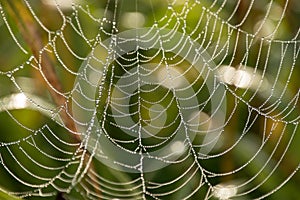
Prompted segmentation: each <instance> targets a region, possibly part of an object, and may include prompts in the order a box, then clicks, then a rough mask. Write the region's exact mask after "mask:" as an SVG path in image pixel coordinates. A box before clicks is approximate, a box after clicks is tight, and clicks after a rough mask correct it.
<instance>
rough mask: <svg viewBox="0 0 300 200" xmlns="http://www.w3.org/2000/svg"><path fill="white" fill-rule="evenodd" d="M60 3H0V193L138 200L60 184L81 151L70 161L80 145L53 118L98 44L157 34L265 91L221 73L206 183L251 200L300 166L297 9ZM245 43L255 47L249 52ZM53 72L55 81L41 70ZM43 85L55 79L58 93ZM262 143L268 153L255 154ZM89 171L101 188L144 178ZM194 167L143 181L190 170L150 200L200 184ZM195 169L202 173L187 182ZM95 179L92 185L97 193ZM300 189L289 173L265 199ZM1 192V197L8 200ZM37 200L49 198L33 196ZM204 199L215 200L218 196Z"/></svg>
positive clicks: (281, 5)
mask: <svg viewBox="0 0 300 200" xmlns="http://www.w3.org/2000/svg"><path fill="white" fill-rule="evenodd" d="M238 2H240V3H238ZM57 4H59V9H58V7H57V5H56V4H55V2H54V1H51V0H27V1H21V0H16V1H9V0H0V5H1V17H0V102H1V104H0V109H1V112H0V156H1V160H0V161H1V165H0V186H1V187H0V188H2V189H1V190H3V191H4V190H5V191H6V192H9V193H10V194H15V195H16V196H24V198H26V199H42V198H43V199H63V198H65V199H87V198H88V197H90V198H94V199H97V194H98V195H100V196H101V195H104V199H105V198H107V199H113V198H117V197H118V196H115V195H114V194H116V193H117V194H118V193H119V195H120V196H119V197H118V198H120V199H122V198H123V197H124V198H125V199H126V195H127V194H133V193H135V192H136V193H137V195H136V197H135V198H138V197H139V195H140V192H141V191H142V188H141V187H139V186H140V185H139V183H133V184H132V185H129V186H126V185H119V186H117V187H119V188H120V190H119V191H113V190H111V189H110V188H109V187H107V188H105V191H112V193H111V194H110V193H109V192H107V193H105V192H103V191H101V187H105V186H103V185H100V186H99V188H100V190H99V188H96V186H97V184H98V183H97V182H96V181H95V182H94V183H91V182H93V176H90V177H89V175H85V176H84V177H85V178H83V179H82V180H81V181H82V182H81V183H80V182H76V185H74V187H73V186H72V184H74V183H73V182H72V181H71V180H72V177H71V178H70V176H68V174H70V175H72V176H74V174H75V173H76V170H77V169H78V167H79V165H80V162H79V160H80V159H79V157H80V156H81V155H82V152H81V151H80V150H79V152H77V154H74V152H76V151H77V150H78V149H79V145H80V144H79V143H78V138H76V137H75V136H74V135H73V134H71V133H70V131H68V130H67V129H66V128H65V127H64V126H62V124H63V123H64V122H62V121H64V120H65V118H64V117H60V116H59V115H57V113H60V114H61V113H63V112H62V111H60V109H61V106H65V105H68V106H69V108H70V107H71V96H70V92H71V91H72V89H73V84H74V81H75V78H76V75H77V74H76V72H77V71H78V69H79V68H80V66H81V64H82V62H83V59H82V58H85V57H87V56H88V55H89V53H90V52H91V49H92V48H93V47H94V44H95V43H96V42H97V39H99V40H101V41H104V40H105V39H107V38H109V37H110V36H111V33H117V32H122V31H125V30H129V29H134V28H140V27H151V26H153V24H157V27H163V28H168V29H175V28H176V29H178V32H184V33H185V34H187V35H190V36H191V38H192V39H193V40H195V41H196V42H198V43H199V44H201V45H202V47H203V49H205V50H206V51H207V53H208V54H209V55H211V56H212V60H213V61H214V62H215V64H216V69H215V71H214V72H222V74H221V76H223V75H224V74H226V73H228V72H227V71H222V70H221V69H223V70H228V66H231V67H233V69H234V70H242V71H243V72H245V73H246V75H245V76H242V79H243V80H245V79H246V78H247V73H248V76H249V74H250V76H252V75H253V74H255V77H256V78H257V77H258V80H256V79H254V76H252V78H253V80H254V82H259V81H261V80H262V81H263V83H262V84H261V85H259V87H258V86H257V85H255V84H254V83H251V84H250V85H248V88H245V87H243V86H242V82H239V83H231V82H230V81H228V78H227V79H226V77H225V75H224V77H223V78H222V77H221V78H220V79H222V81H224V82H225V83H226V84H227V86H228V87H227V92H226V98H227V113H226V119H228V121H227V123H226V126H225V128H224V132H223V134H222V137H221V140H222V141H221V142H220V146H218V147H217V148H216V149H214V151H213V152H211V153H212V154H216V155H218V154H219V153H220V156H217V157H215V158H214V157H213V158H210V159H199V163H200V164H201V166H202V167H203V168H204V169H206V170H207V171H212V172H214V173H220V174H222V173H224V175H220V176H214V175H213V174H212V176H211V177H209V178H208V181H209V183H210V184H211V185H212V186H214V185H218V184H221V183H222V184H223V185H239V184H241V183H244V182H245V181H247V180H251V181H249V183H248V184H247V186H245V187H243V190H244V191H247V190H250V189H251V188H254V190H253V191H251V192H249V193H247V194H245V195H242V196H239V197H236V198H234V197H233V198H232V199H255V198H259V197H261V196H263V195H264V194H266V193H269V192H270V191H273V190H274V189H276V188H277V187H278V186H279V185H281V184H282V183H284V182H285V181H286V180H287V179H289V176H290V175H291V174H293V173H294V172H295V170H296V169H297V167H298V165H299V161H300V157H299V146H300V130H299V128H298V121H299V116H300V115H299V101H298V96H299V86H300V83H299V76H300V68H299V67H300V59H299V55H298V54H299V47H300V45H299V27H300V26H299V25H300V22H299V19H300V2H299V1H297V0H292V1H289V2H288V3H287V2H286V1H284V0H276V1H266V0H256V1H246V0H241V1H231V0H229V1H221V0H219V1H209V0H207V1H200V3H199V2H198V1H184V0H177V1H174V2H173V1H172V2H171V1H170V2H169V1H164V0H145V1H141V0H119V1H117V2H116V1H113V0H108V1H106V0H103V1H96V0H90V1H80V0H78V1H74V3H73V4H72V3H70V2H69V1H62V0H61V1H57ZM169 5H171V6H169ZM32 13H35V14H34V15H33V14H32ZM283 13H284V14H283ZM114 22H116V24H115V23H114ZM249 43H251V46H250V47H247V45H249ZM70 49H71V50H72V51H70ZM25 52H27V53H25ZM100 54H101V53H100ZM49 66H51V67H53V71H54V72H49V71H47V69H46V68H49ZM222 66H225V67H224V68H222ZM226 66H227V68H226ZM225 72H226V73H225ZM49 74H50V75H51V74H56V76H57V77H56V78H57V80H56V81H55V80H53V79H51V78H49V77H48V76H49ZM45 79H49V80H52V81H53V82H51V81H50V84H52V85H53V87H54V88H53V87H49V84H47V82H46V81H45ZM53 83H54V84H53ZM57 83H59V85H60V88H58V86H57ZM195 87H197V86H195ZM55 89H57V90H58V91H59V92H61V93H62V94H63V95H58V96H61V97H62V96H64V97H63V99H64V101H65V102H67V103H66V104H62V102H63V101H62V100H59V99H58V97H57V96H56V95H55V94H53V93H55V92H53V91H54V90H55ZM145 98H147V97H145ZM29 100H32V102H29ZM136 101H137V100H136ZM262 105H263V106H262ZM132 109H133V111H132V112H134V111H135V110H136V108H132ZM68 111H69V112H70V110H68ZM170 112H171V111H170ZM172 112H173V111H172ZM61 115H64V114H61ZM170 120H173V119H170ZM70 126H72V125H70ZM111 129H112V130H114V129H113V128H112V127H111ZM114 131H116V132H117V131H118V130H114ZM166 131H168V130H166ZM116 132H115V133H116ZM243 133H245V134H243ZM57 138H59V140H57ZM61 141H64V142H66V143H71V144H75V145H73V146H72V145H65V144H64V143H62V142H61ZM263 142H266V143H265V144H264V145H263V146H262V143H263ZM54 146H56V147H58V149H57V148H54ZM231 147H233V148H231ZM227 149H229V151H227ZM65 152H67V153H65ZM223 153H224V154H223ZM25 154H27V156H25ZM45 154H47V155H51V156H53V157H48V156H45ZM73 157H74V159H72V158H73ZM30 158H31V159H30ZM53 158H59V159H53ZM83 158H84V163H86V162H88V158H89V156H88V155H84V156H83ZM33 160H34V161H38V163H35V162H33ZM73 160H75V161H74V162H73ZM248 161H249V163H248ZM92 163H93V164H92V166H93V170H94V172H95V173H96V174H98V175H99V177H103V178H106V179H107V180H112V181H115V182H123V181H125V182H126V181H131V180H135V179H136V178H138V177H139V176H140V175H139V174H126V173H123V172H119V171H117V170H114V169H110V168H109V167H107V166H106V165H103V164H101V163H100V162H99V161H97V160H96V159H93V161H92ZM192 163H193V158H189V159H187V160H186V162H184V163H181V164H175V165H170V166H168V167H166V169H163V170H159V171H156V172H152V173H149V174H145V177H146V178H149V180H152V181H154V182H168V181H171V180H175V179H176V178H177V177H179V176H180V175H181V174H183V173H184V172H185V171H186V170H190V171H188V173H187V174H186V176H187V177H184V178H182V179H181V180H180V181H178V182H175V183H174V184H171V185H170V186H168V187H164V188H158V189H156V188H155V187H154V188H152V189H151V188H150V187H149V192H150V193H157V194H162V193H164V192H168V191H172V190H173V189H174V190H176V188H180V186H181V185H182V184H183V183H185V181H187V180H188V183H185V184H184V187H182V188H181V189H180V190H178V191H177V192H174V193H170V194H168V195H165V196H162V197H160V196H157V198H162V199H181V198H182V197H183V196H186V195H187V194H190V193H192V191H194V190H195V189H196V187H197V184H198V182H199V180H200V178H201V172H200V170H199V169H198V170H199V171H198V170H197V167H196V166H193V167H192V168H191V169H190V168H189V167H190V166H191V165H192ZM265 164H267V165H265ZM277 164H278V166H277ZM244 165H245V167H243V168H242V169H241V170H238V171H235V169H239V168H240V167H241V166H244ZM24 169H29V170H30V171H29V172H28V171H27V172H26V170H25V171H24ZM63 170H64V173H63V174H60V173H61V172H62V171H63ZM195 171H196V172H197V173H198V175H195V176H194V175H192V174H193V172H195ZM31 172H32V173H33V174H30V173H31ZM227 172H229V173H227ZM79 174H83V171H80V172H79ZM207 174H209V173H207ZM256 175H257V176H256ZM58 176H59V177H60V178H57V177H58ZM86 176H88V177H87V178H86ZM41 177H44V178H43V179H41ZM55 177H56V178H55ZM99 177H98V176H97V175H96V176H95V177H94V178H95V179H98V180H99V179H100V181H99V182H100V183H101V178H99ZM188 177H192V178H191V179H188ZM251 178H253V179H251ZM64 179H66V180H68V181H63V180H64ZM78 180H79V179H78ZM89 181H90V182H89ZM102 181H103V180H102ZM27 183H30V184H27ZM43 184H45V185H44V186H43V187H42V190H41V191H39V190H38V189H36V188H38V187H36V185H43ZM108 185H109V184H108ZM299 185H300V174H299V173H298V172H296V173H295V174H293V176H292V177H291V178H290V180H289V181H288V182H287V183H285V184H284V185H283V186H282V187H281V188H280V189H279V190H278V191H276V192H275V193H273V194H272V195H270V196H268V197H267V199H274V200H277V199H295V200H296V199H300V193H299ZM85 186H86V187H85ZM134 186H136V188H135V187H134ZM256 186H257V188H256ZM128 188H131V189H132V188H134V189H133V190H132V191H131V190H129V189H128ZM1 190H0V191H1ZM207 190H208V186H207V185H206V186H203V187H202V189H200V190H198V191H197V192H196V193H195V194H194V195H193V196H192V197H191V199H204V198H205V195H206V192H207ZM243 190H241V191H238V194H241V193H243V192H244V191H243ZM6 192H4V193H6ZM39 192H41V193H39ZM4 193H3V194H2V192H1V195H3V196H2V197H1V196H0V198H2V199H12V198H13V197H6V196H5V194H4ZM101 193H102V194H101ZM39 194H40V196H39ZM42 194H46V196H45V197H41V196H43V195H42ZM147 198H149V199H152V197H150V196H147ZM211 198H212V199H214V198H215V199H217V197H216V195H215V197H211Z"/></svg>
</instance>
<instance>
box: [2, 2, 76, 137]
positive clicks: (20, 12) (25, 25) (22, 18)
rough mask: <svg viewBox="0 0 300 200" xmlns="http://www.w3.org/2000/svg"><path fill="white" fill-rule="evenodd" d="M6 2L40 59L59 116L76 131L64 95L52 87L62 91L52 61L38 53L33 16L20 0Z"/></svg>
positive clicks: (39, 45) (40, 44)
mask: <svg viewBox="0 0 300 200" xmlns="http://www.w3.org/2000/svg"><path fill="white" fill-rule="evenodd" d="M6 2H7V3H8V5H9V8H10V11H11V13H12V16H13V17H14V19H15V21H16V24H17V25H18V28H19V30H20V33H21V35H22V37H23V38H24V40H25V42H26V43H27V44H28V46H29V48H30V50H31V52H32V54H33V56H34V57H35V58H36V59H37V60H39V59H40V61H39V62H40V63H39V67H40V68H41V73H43V75H44V77H45V78H46V79H47V81H48V82H49V84H50V85H49V84H46V85H47V87H48V91H49V93H50V95H51V97H52V99H53V101H54V102H55V104H56V105H57V106H59V107H62V108H63V110H62V112H61V113H60V116H61V118H62V120H63V122H64V124H65V125H66V127H67V128H68V129H69V130H70V131H71V132H76V127H75V123H74V120H73V119H72V118H71V117H70V111H67V108H66V107H67V106H66V99H65V97H64V96H62V95H61V94H59V93H57V92H56V91H54V90H53V88H55V89H56V90H57V91H59V92H62V91H63V90H62V85H61V82H60V80H59V79H58V76H57V74H56V72H55V67H54V62H53V61H52V60H51V58H50V56H49V55H47V54H46V53H40V51H41V50H42V49H43V48H44V45H43V41H42V37H41V33H40V32H39V29H38V27H37V24H36V22H35V20H34V17H33V16H32V14H31V13H30V11H29V10H28V9H27V7H26V5H24V3H23V2H22V1H20V0H14V1H11V0H6ZM51 87H53V88H51ZM68 113H69V114H68ZM73 136H74V137H73V138H74V139H75V140H76V141H77V142H80V141H81V139H80V137H79V136H78V135H76V134H73Z"/></svg>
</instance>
